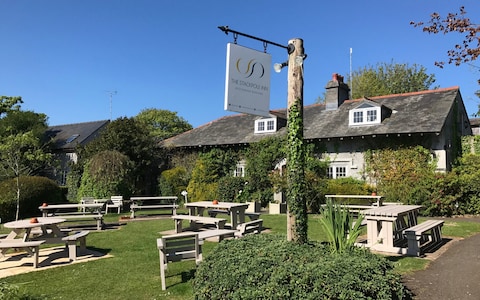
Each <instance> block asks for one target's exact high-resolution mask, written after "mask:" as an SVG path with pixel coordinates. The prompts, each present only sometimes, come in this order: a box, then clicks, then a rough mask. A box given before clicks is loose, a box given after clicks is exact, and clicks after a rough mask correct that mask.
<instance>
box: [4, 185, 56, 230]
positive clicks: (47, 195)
mask: <svg viewBox="0 0 480 300" xmlns="http://www.w3.org/2000/svg"><path fill="white" fill-rule="evenodd" d="M43 202H47V203H50V204H54V203H62V202H66V199H65V195H64V194H63V192H62V190H61V188H60V187H59V186H58V184H56V183H55V182H54V181H53V180H51V179H48V178H46V177H41V176H22V177H20V212H19V218H20V219H23V218H29V217H32V216H40V215H41V213H40V210H38V207H39V206H40V205H42V203H43ZM16 209H17V180H16V179H15V178H14V179H8V180H4V181H2V182H0V217H1V218H2V222H8V221H12V220H15V214H16Z"/></svg>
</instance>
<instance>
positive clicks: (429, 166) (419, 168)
mask: <svg viewBox="0 0 480 300" xmlns="http://www.w3.org/2000/svg"><path fill="white" fill-rule="evenodd" d="M365 163H366V171H367V173H368V175H369V178H370V179H371V180H372V181H373V182H374V183H376V186H377V189H378V193H379V194H381V195H383V196H385V201H388V202H402V203H403V204H420V203H422V202H424V201H426V200H428V199H429V197H430V193H429V189H430V187H431V185H432V183H433V182H434V178H435V170H436V167H437V163H436V161H435V159H434V158H433V157H432V154H431V153H430V150H428V149H426V148H424V147H422V146H411V147H406V146H398V147H392V148H383V149H378V150H369V151H367V152H366V154H365Z"/></svg>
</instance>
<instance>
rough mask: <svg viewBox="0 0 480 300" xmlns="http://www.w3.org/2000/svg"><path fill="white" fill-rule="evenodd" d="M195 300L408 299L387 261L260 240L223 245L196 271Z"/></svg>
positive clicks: (278, 238)
mask: <svg viewBox="0 0 480 300" xmlns="http://www.w3.org/2000/svg"><path fill="white" fill-rule="evenodd" d="M192 283H193V292H194V296H195V299H198V300H201V299H208V300H215V299H408V297H409V293H408V291H407V290H406V288H405V287H404V286H403V285H402V283H401V277H400V275H398V274H396V273H395V272H394V271H393V266H392V264H391V263H390V262H388V261H387V260H386V259H385V258H384V257H381V256H377V255H374V254H371V253H370V252H368V251H366V250H365V249H360V248H352V249H349V250H347V251H345V252H342V253H331V251H330V249H329V248H328V247H326V246H325V245H322V244H319V243H305V244H298V243H294V242H288V241H287V240H286V238H285V236H283V235H274V234H257V235H249V236H246V237H245V238H242V239H235V240H225V241H223V242H222V243H219V244H218V245H217V246H216V247H215V248H214V249H213V251H212V252H211V254H210V255H208V256H206V257H205V259H204V261H203V262H202V263H201V264H200V265H199V266H198V268H197V271H196V273H195V278H194V279H193V281H192Z"/></svg>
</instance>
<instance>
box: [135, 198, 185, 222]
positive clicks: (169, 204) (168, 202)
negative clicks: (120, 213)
mask: <svg viewBox="0 0 480 300" xmlns="http://www.w3.org/2000/svg"><path fill="white" fill-rule="evenodd" d="M177 199H178V197H177V196H159V197H131V198H130V201H131V202H132V203H131V204H130V212H131V215H130V218H132V219H134V218H135V211H137V210H141V209H168V210H171V211H172V215H176V214H177V208H178V205H177V204H176V202H177Z"/></svg>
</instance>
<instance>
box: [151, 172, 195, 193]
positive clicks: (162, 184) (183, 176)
mask: <svg viewBox="0 0 480 300" xmlns="http://www.w3.org/2000/svg"><path fill="white" fill-rule="evenodd" d="M187 185H188V179H187V170H186V169H185V168H184V167H175V168H173V169H169V170H165V171H163V172H162V174H161V175H160V179H159V180H158V190H159V191H160V195H162V196H177V197H180V196H181V193H182V191H184V190H186V189H187ZM181 198H182V197H180V199H181Z"/></svg>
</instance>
